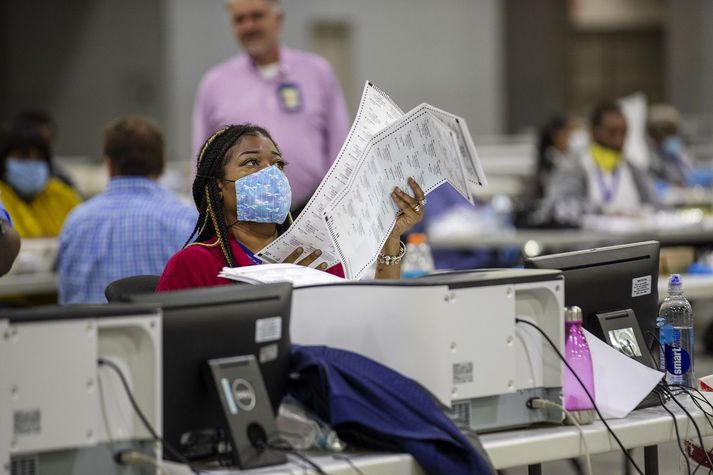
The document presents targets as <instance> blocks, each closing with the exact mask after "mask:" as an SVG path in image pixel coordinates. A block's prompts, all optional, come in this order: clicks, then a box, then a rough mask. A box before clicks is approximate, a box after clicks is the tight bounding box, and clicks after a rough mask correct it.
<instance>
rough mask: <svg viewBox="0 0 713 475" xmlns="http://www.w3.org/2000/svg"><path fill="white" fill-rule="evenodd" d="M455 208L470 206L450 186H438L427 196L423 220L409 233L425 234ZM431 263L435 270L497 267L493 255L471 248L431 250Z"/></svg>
mask: <svg viewBox="0 0 713 475" xmlns="http://www.w3.org/2000/svg"><path fill="white" fill-rule="evenodd" d="M456 206H472V205H471V204H470V203H469V202H468V200H466V199H465V198H463V196H461V194H460V193H458V192H457V191H456V189H455V188H453V187H452V186H451V185H450V184H448V183H446V184H444V185H441V186H439V187H438V188H436V189H435V190H433V191H432V192H430V193H429V194H428V196H427V203H426V207H425V213H424V215H423V220H422V221H421V222H420V223H418V224H417V225H416V226H414V227H413V228H411V230H410V231H409V233H425V232H426V230H427V229H428V226H429V225H430V224H431V222H432V221H433V220H435V219H438V218H440V217H441V216H443V215H444V214H445V213H447V212H448V211H450V210H451V209H453V208H454V207H456ZM431 252H432V254H433V262H434V264H435V266H436V269H448V270H459V269H480V268H483V267H498V261H497V257H496V255H495V253H494V252H493V251H492V250H491V249H488V248H486V247H477V246H475V245H474V246H473V248H472V249H433V250H432V251H431Z"/></svg>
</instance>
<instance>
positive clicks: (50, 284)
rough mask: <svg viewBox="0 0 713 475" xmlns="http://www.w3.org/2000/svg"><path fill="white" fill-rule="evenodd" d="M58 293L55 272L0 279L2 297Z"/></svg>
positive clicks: (0, 295)
mask: <svg viewBox="0 0 713 475" xmlns="http://www.w3.org/2000/svg"><path fill="white" fill-rule="evenodd" d="M56 292H57V275H56V274H55V273H54V272H39V273H32V274H10V275H5V276H3V277H0V297H8V296H16V295H23V296H32V295H47V294H54V293H56Z"/></svg>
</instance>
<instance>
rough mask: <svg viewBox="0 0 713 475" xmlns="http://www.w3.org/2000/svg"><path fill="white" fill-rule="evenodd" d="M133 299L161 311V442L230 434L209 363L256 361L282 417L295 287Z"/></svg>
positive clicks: (177, 443) (199, 291)
mask: <svg viewBox="0 0 713 475" xmlns="http://www.w3.org/2000/svg"><path fill="white" fill-rule="evenodd" d="M130 298H131V300H132V301H135V302H146V303H157V304H159V305H160V306H161V308H162V310H163V436H164V438H165V439H166V440H167V441H168V442H169V443H170V444H172V445H173V446H174V447H176V448H179V447H181V446H182V445H183V444H181V437H182V435H183V434H184V433H189V432H191V433H194V434H196V433H198V432H199V431H201V430H208V431H210V430H215V429H220V430H221V431H226V430H227V428H226V427H224V422H223V417H222V408H221V405H220V402H219V399H218V398H217V396H216V394H215V389H214V383H213V382H212V381H211V380H210V374H209V370H208V365H207V361H208V360H211V359H215V358H225V357H231V356H239V355H254V356H255V359H256V361H257V362H258V363H259V366H260V371H261V373H262V376H263V379H264V382H265V387H266V388H267V392H268V395H269V398H270V402H271V404H272V407H273V409H274V410H275V411H276V410H277V408H278V407H279V404H280V401H281V400H282V397H283V396H284V395H285V393H286V390H287V382H288V378H289V354H290V308H291V302H292V285H291V284H288V283H279V284H265V285H255V286H251V285H242V286H234V285H228V286H222V287H213V288H204V289H193V290H184V291H176V292H164V293H157V294H144V295H136V296H131V297H130ZM179 450H181V449H179ZM181 451H182V452H184V455H186V456H189V457H191V458H195V457H192V455H193V454H190V453H186V451H185V450H181ZM167 456H168V454H167Z"/></svg>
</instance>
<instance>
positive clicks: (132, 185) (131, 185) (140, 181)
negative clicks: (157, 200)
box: [106, 176, 160, 191]
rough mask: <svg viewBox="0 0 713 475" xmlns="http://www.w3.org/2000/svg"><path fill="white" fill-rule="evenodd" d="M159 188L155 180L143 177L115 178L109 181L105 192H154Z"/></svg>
mask: <svg viewBox="0 0 713 475" xmlns="http://www.w3.org/2000/svg"><path fill="white" fill-rule="evenodd" d="M159 188H160V186H159V184H158V183H157V182H156V181H155V180H151V179H150V178H146V177H143V176H115V177H113V178H112V179H111V180H109V184H108V185H107V187H106V191H124V190H130V191H141V190H146V191H154V190H157V189H159Z"/></svg>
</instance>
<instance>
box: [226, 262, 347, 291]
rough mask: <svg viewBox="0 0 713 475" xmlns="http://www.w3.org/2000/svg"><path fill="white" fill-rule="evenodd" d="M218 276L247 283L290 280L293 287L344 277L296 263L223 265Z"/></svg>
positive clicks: (341, 281) (330, 281) (339, 280)
mask: <svg viewBox="0 0 713 475" xmlns="http://www.w3.org/2000/svg"><path fill="white" fill-rule="evenodd" d="M218 276H219V277H224V278H226V279H231V280H235V281H238V282H246V283H248V284H272V283H275V282H291V283H292V285H293V286H294V287H306V286H309V285H323V284H338V283H343V282H347V280H346V279H343V278H341V277H337V276H336V275H332V274H328V273H327V272H324V271H321V270H317V269H312V268H310V267H305V266H299V265H297V264H262V265H259V266H245V267H223V270H222V271H221V272H220V274H218Z"/></svg>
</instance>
